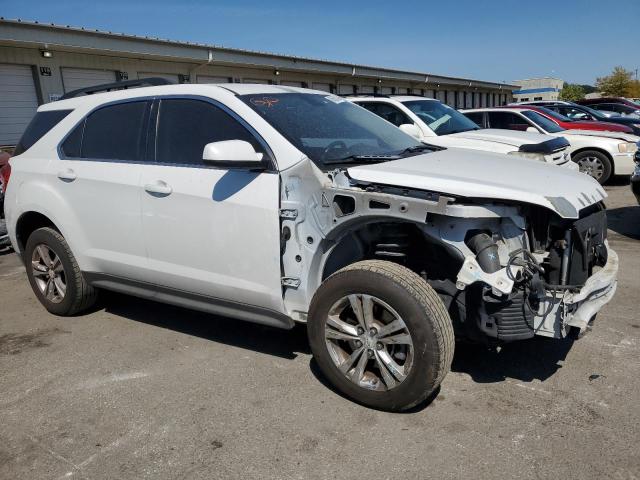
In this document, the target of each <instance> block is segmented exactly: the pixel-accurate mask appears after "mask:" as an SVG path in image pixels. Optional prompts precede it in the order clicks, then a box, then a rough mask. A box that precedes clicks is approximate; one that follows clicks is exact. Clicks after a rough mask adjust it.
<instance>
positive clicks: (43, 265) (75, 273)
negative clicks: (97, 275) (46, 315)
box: [24, 227, 97, 316]
mask: <svg viewBox="0 0 640 480" xmlns="http://www.w3.org/2000/svg"><path fill="white" fill-rule="evenodd" d="M45 256H48V257H49V262H47V261H46V260H45ZM24 263H25V266H26V268H27V277H28V278H29V283H30V284H31V288H32V289H33V291H34V293H35V294H36V297H37V298H38V300H39V301H40V303H42V305H43V306H44V308H46V309H47V310H48V311H49V312H50V313H53V314H55V315H60V316H71V315H75V314H77V313H79V312H81V311H83V310H86V309H88V308H90V307H91V306H93V305H94V304H95V302H96V299H97V292H96V290H95V288H93V287H92V286H91V285H89V284H88V283H87V282H86V280H85V279H84V277H83V275H82V272H81V271H80V267H79V266H78V262H76V259H75V257H74V256H73V253H71V249H70V248H69V245H68V244H67V242H66V240H65V239H64V237H63V236H62V235H60V233H58V232H57V231H56V230H54V229H52V228H48V227H45V228H39V229H37V230H35V231H34V232H33V233H32V234H31V235H30V236H29V238H28V239H27V244H26V246H25V249H24ZM36 264H37V265H36ZM43 282H45V288H44V290H43V288H42V286H43ZM62 285H64V287H65V288H64V291H63V289H62ZM49 288H50V290H49Z"/></svg>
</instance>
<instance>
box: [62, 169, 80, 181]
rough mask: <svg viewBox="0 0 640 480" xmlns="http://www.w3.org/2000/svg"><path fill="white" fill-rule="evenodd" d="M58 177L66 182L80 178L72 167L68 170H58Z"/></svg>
mask: <svg viewBox="0 0 640 480" xmlns="http://www.w3.org/2000/svg"><path fill="white" fill-rule="evenodd" d="M58 178H59V179H60V180H62V181H65V182H73V181H74V180H75V179H76V178H78V175H77V174H76V172H74V171H73V170H71V169H70V168H67V169H66V170H63V171H61V172H58Z"/></svg>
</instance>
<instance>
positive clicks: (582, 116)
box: [558, 107, 593, 120]
mask: <svg viewBox="0 0 640 480" xmlns="http://www.w3.org/2000/svg"><path fill="white" fill-rule="evenodd" d="M558 110H559V113H561V114H562V115H564V116H565V117H569V118H570V119H572V120H593V118H592V117H591V115H589V114H588V113H586V112H583V111H582V110H578V109H577V108H573V107H561V108H559V109H558Z"/></svg>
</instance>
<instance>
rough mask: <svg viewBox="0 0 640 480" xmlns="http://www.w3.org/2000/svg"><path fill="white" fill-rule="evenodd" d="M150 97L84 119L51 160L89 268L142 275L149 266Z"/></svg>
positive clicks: (56, 181) (110, 107) (78, 245)
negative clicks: (144, 181) (145, 201)
mask: <svg viewBox="0 0 640 480" xmlns="http://www.w3.org/2000/svg"><path fill="white" fill-rule="evenodd" d="M150 107H151V102H150V101H144V100H142V101H140V100H138V101H128V102H123V103H118V104H112V105H108V106H105V107H101V108H99V109H97V110H95V111H94V112H92V113H90V114H89V115H88V116H87V117H86V118H85V119H83V120H82V121H81V122H80V123H79V124H78V125H77V126H76V127H75V128H74V129H73V130H71V132H70V133H69V135H67V137H66V138H65V139H64V140H63V142H62V144H61V146H60V157H61V158H60V160H56V161H52V162H51V163H50V164H49V168H50V169H51V172H50V173H51V175H52V176H53V177H54V183H53V185H55V188H56V189H57V190H58V191H59V192H60V195H61V196H62V197H63V198H65V200H67V202H68V205H69V208H70V210H71V211H72V212H71V213H72V216H73V217H75V218H74V226H75V227H76V228H77V232H78V235H76V236H74V240H75V248H76V249H78V250H79V252H80V253H81V255H82V256H83V257H84V258H85V263H86V265H85V266H83V268H84V269H85V270H87V271H89V272H100V273H107V274H110V275H115V276H119V277H125V278H137V277H138V276H139V273H140V270H141V269H142V268H144V267H145V265H146V254H145V250H144V240H143V235H142V224H141V217H140V196H141V193H140V187H139V183H140V173H141V167H142V163H144V159H145V149H146V132H147V126H148V119H149V114H150Z"/></svg>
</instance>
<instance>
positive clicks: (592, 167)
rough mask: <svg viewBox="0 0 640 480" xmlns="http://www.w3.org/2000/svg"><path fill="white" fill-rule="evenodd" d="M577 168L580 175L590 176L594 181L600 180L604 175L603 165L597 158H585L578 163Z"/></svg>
mask: <svg viewBox="0 0 640 480" xmlns="http://www.w3.org/2000/svg"><path fill="white" fill-rule="evenodd" d="M578 166H579V167H580V171H581V172H582V173H586V174H587V175H590V176H592V177H593V178H595V179H596V180H600V178H602V175H604V164H603V163H602V160H600V159H599V158H598V157H593V156H587V157H584V158H581V159H580V160H579V161H578Z"/></svg>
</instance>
